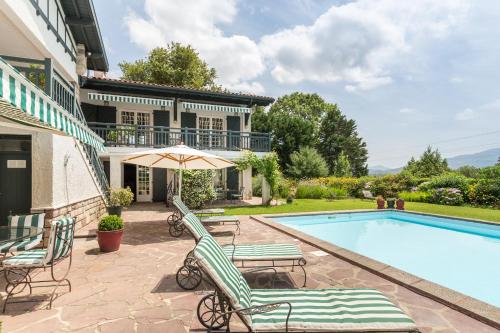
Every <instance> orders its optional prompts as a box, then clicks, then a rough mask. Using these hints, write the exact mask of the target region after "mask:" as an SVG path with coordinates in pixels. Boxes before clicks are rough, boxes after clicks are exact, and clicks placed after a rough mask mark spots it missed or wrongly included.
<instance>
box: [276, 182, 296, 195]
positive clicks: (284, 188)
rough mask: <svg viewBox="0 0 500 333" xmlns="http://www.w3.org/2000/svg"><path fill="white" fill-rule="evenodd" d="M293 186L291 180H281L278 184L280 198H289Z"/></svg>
mask: <svg viewBox="0 0 500 333" xmlns="http://www.w3.org/2000/svg"><path fill="white" fill-rule="evenodd" d="M292 185H293V181H292V180H290V179H285V178H281V179H280V181H279V182H278V194H279V196H280V198H283V199H285V198H288V196H289V195H290V192H291V187H292Z"/></svg>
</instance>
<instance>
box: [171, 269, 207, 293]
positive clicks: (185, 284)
mask: <svg viewBox="0 0 500 333" xmlns="http://www.w3.org/2000/svg"><path fill="white" fill-rule="evenodd" d="M175 280H176V281H177V284H178V285H179V287H181V288H182V289H184V290H193V289H195V288H196V287H198V286H199V285H200V283H201V280H202V276H201V270H200V269H199V268H198V267H196V266H193V265H185V266H182V267H181V268H179V270H178V271H177V274H175Z"/></svg>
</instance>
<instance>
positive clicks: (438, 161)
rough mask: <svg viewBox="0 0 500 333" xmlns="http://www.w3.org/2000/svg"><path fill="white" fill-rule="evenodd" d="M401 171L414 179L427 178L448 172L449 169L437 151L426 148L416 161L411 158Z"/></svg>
mask: <svg viewBox="0 0 500 333" xmlns="http://www.w3.org/2000/svg"><path fill="white" fill-rule="evenodd" d="M403 170H404V171H407V172H409V173H411V174H412V175H414V176H416V177H420V178H429V177H433V176H437V175H441V174H443V173H445V172H448V171H450V168H448V162H447V161H446V159H445V158H443V157H442V156H441V153H440V152H439V150H437V149H436V150H432V147H431V146H428V147H427V149H426V150H425V151H424V153H423V154H422V155H421V156H420V158H419V159H418V160H416V159H415V158H414V157H412V158H411V159H410V160H409V161H408V164H407V165H406V166H405V167H404V168H403Z"/></svg>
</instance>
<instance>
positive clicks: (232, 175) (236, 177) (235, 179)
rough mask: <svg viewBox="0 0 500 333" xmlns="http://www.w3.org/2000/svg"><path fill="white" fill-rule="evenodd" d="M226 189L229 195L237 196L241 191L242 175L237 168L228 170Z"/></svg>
mask: <svg viewBox="0 0 500 333" xmlns="http://www.w3.org/2000/svg"><path fill="white" fill-rule="evenodd" d="M226 187H227V192H228V194H236V193H238V192H239V191H240V173H239V171H238V170H236V168H235V167H230V168H227V182H226ZM228 199H230V197H228Z"/></svg>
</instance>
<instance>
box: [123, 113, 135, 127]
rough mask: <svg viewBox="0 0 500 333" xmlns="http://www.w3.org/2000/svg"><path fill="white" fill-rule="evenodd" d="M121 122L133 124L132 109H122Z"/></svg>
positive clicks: (133, 115)
mask: <svg viewBox="0 0 500 333" xmlns="http://www.w3.org/2000/svg"><path fill="white" fill-rule="evenodd" d="M122 124H127V125H134V124H135V113H134V112H132V111H122Z"/></svg>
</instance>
